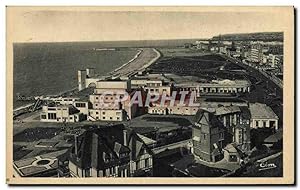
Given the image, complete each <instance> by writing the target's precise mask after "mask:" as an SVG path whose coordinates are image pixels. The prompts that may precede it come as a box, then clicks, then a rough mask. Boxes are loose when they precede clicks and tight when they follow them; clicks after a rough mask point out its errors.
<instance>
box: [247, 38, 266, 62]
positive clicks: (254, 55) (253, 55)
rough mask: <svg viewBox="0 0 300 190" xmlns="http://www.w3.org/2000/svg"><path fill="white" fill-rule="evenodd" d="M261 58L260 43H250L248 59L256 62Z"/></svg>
mask: <svg viewBox="0 0 300 190" xmlns="http://www.w3.org/2000/svg"><path fill="white" fill-rule="evenodd" d="M262 59H263V52H262V45H261V44H260V43H254V44H252V45H251V49H250V55H249V61H251V62H254V63H258V64H260V62H261V61H262Z"/></svg>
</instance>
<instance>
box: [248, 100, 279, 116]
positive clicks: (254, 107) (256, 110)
mask: <svg viewBox="0 0 300 190" xmlns="http://www.w3.org/2000/svg"><path fill="white" fill-rule="evenodd" d="M249 108H250V113H251V116H252V119H278V116H277V115H276V114H275V113H274V111H273V110H272V109H271V108H270V107H269V106H267V105H266V104H261V103H253V104H250V106H249Z"/></svg>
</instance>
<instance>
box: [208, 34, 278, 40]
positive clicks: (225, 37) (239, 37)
mask: <svg viewBox="0 0 300 190" xmlns="http://www.w3.org/2000/svg"><path fill="white" fill-rule="evenodd" d="M219 38H221V40H228V41H239V40H243V41H246V40H260V41H274V40H276V41H283V32H259V33H244V34H224V35H219V36H214V37H213V38H212V39H213V40H218V39H219Z"/></svg>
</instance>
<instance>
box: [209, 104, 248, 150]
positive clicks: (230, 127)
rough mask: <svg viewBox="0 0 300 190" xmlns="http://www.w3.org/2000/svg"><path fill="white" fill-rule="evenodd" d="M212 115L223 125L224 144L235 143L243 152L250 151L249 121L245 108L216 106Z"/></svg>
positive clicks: (246, 108)
mask: <svg viewBox="0 0 300 190" xmlns="http://www.w3.org/2000/svg"><path fill="white" fill-rule="evenodd" d="M214 114H215V115H216V116H217V118H218V119H219V120H220V121H221V122H222V123H223V125H224V127H225V128H226V129H227V130H226V135H225V142H226V144H228V143H235V145H236V147H237V148H239V149H240V150H241V151H243V152H249V151H250V143H251V141H250V119H251V114H250V111H249V108H248V107H247V106H218V107H217V108H216V109H215V111H214Z"/></svg>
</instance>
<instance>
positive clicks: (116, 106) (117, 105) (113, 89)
mask: <svg viewBox="0 0 300 190" xmlns="http://www.w3.org/2000/svg"><path fill="white" fill-rule="evenodd" d="M134 92H135V90H131V87H130V80H128V81H123V80H100V81H97V82H96V88H95V89H94V93H93V94H90V96H89V101H90V102H91V104H92V108H91V109H89V116H88V120H90V121H96V120H101V121H123V120H129V119H131V118H132V117H134V116H135V114H136V112H137V109H138V105H137V104H133V105H130V100H131V98H132V96H133V94H134ZM125 96H127V97H125Z"/></svg>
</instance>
